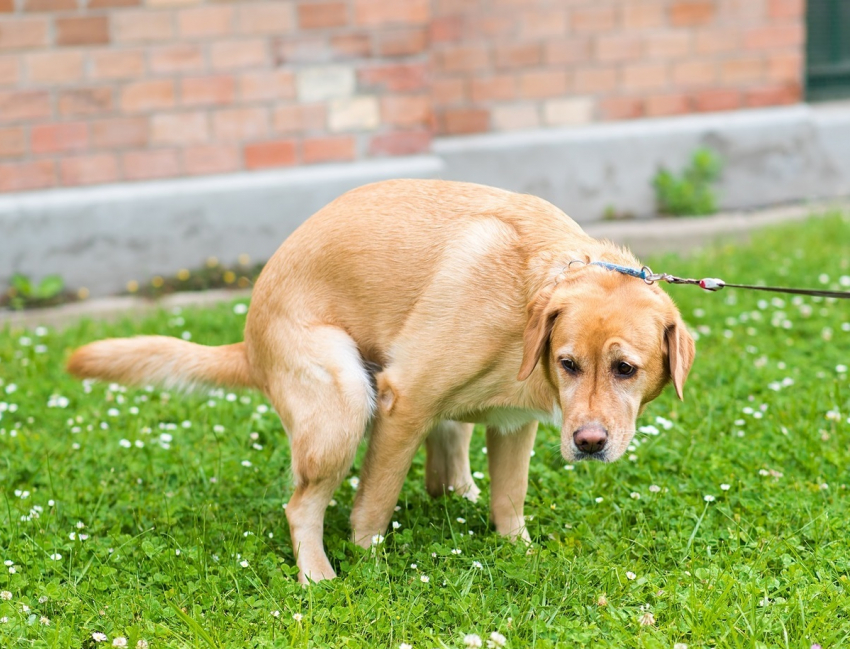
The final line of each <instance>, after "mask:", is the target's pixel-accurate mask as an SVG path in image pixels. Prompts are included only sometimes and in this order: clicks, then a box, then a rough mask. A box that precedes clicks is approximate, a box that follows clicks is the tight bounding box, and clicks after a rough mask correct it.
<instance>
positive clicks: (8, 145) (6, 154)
mask: <svg viewBox="0 0 850 649" xmlns="http://www.w3.org/2000/svg"><path fill="white" fill-rule="evenodd" d="M26 151H27V138H26V135H25V133H24V129H23V128H21V127H20V126H15V127H12V128H0V158H18V157H20V156H22V155H24V153H26Z"/></svg>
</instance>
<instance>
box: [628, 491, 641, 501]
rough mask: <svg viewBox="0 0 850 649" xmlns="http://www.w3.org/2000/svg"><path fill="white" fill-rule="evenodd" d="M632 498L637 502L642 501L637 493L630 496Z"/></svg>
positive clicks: (634, 492)
mask: <svg viewBox="0 0 850 649" xmlns="http://www.w3.org/2000/svg"><path fill="white" fill-rule="evenodd" d="M629 497H630V498H634V499H635V500H640V494H639V493H638V492H637V491H633V492H632V493H630V494H629Z"/></svg>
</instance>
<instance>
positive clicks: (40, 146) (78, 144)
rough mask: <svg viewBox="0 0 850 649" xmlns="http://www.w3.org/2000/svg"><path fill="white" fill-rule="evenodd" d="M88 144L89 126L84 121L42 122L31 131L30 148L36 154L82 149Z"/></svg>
mask: <svg viewBox="0 0 850 649" xmlns="http://www.w3.org/2000/svg"><path fill="white" fill-rule="evenodd" d="M88 144H89V132H88V127H87V126H86V124H84V123H82V122H68V123H64V124H41V125H39V126H33V127H32V130H31V131H30V148H31V150H32V152H33V153H36V154H39V153H64V152H68V151H81V150H84V149H86V148H87V147H88Z"/></svg>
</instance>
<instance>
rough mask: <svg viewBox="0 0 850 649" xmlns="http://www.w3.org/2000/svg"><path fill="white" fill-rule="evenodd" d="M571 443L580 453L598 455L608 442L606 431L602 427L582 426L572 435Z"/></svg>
mask: <svg viewBox="0 0 850 649" xmlns="http://www.w3.org/2000/svg"><path fill="white" fill-rule="evenodd" d="M573 441H574V442H575V444H576V448H578V450H580V451H581V452H582V453H598V452H599V451H601V450H602V449H604V448H605V444H606V443H607V442H608V431H607V430H605V429H604V428H603V427H602V426H582V427H581V428H579V429H578V430H577V431H576V432H574V433H573Z"/></svg>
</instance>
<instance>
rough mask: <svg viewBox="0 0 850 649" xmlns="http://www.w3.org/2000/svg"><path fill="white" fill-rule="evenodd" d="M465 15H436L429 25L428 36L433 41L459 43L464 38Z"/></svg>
mask: <svg viewBox="0 0 850 649" xmlns="http://www.w3.org/2000/svg"><path fill="white" fill-rule="evenodd" d="M463 32H464V24H463V17H462V16H459V15H452V16H435V17H434V20H432V21H431V23H430V24H429V25H428V36H429V40H430V41H431V42H432V43H458V42H460V41H461V39H462V38H463Z"/></svg>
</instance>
